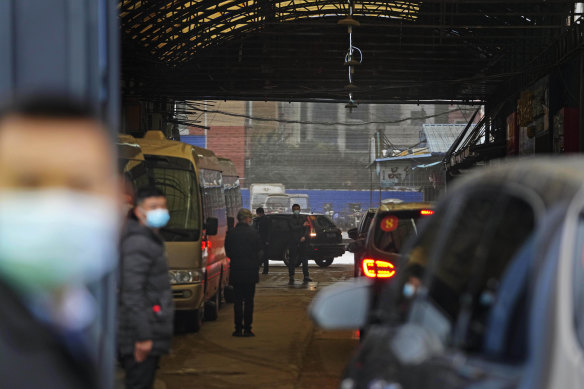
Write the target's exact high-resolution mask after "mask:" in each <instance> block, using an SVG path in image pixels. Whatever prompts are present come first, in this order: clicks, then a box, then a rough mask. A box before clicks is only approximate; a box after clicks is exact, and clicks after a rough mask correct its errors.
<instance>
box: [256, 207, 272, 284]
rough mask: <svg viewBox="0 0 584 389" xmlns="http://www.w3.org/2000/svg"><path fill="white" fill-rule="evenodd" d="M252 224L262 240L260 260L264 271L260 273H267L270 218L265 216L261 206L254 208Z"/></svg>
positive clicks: (268, 265) (268, 266)
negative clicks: (254, 213)
mask: <svg viewBox="0 0 584 389" xmlns="http://www.w3.org/2000/svg"><path fill="white" fill-rule="evenodd" d="M253 226H254V227H255V229H256V231H257V232H258V233H259V234H260V238H261V240H262V250H263V256H262V261H263V263H264V271H263V272H262V274H268V270H269V268H270V260H269V248H270V247H269V245H270V230H271V223H270V219H268V218H267V217H266V216H265V213H264V209H263V208H262V207H259V208H258V209H256V218H255V219H254V220H253Z"/></svg>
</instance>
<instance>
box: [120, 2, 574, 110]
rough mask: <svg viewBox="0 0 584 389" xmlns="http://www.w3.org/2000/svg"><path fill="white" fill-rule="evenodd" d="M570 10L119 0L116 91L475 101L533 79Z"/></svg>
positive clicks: (541, 5)
mask: <svg viewBox="0 0 584 389" xmlns="http://www.w3.org/2000/svg"><path fill="white" fill-rule="evenodd" d="M575 9H576V3H575V2H573V1H562V0H465V1H451V0H448V1H444V0H424V1H406V0H399V1H358V0H354V1H353V0H351V1H350V2H349V1H332V0H286V1H277V0H245V1H244V0H227V1H210V0H120V2H119V11H120V15H121V22H122V49H123V64H122V65H123V85H124V88H125V89H124V93H126V94H136V95H142V96H166V97H170V98H175V99H191V100H194V99H241V100H284V101H304V100H311V101H346V100H347V99H348V94H349V93H352V96H353V98H354V99H355V100H356V101H357V102H396V103H399V102H413V101H416V102H418V101H419V102H425V101H435V100H439V101H445V102H446V101H457V102H483V101H485V100H487V99H488V98H489V96H491V95H493V94H494V93H495V92H496V91H497V90H498V88H500V87H502V86H504V85H505V83H506V82H507V81H508V80H509V79H510V78H511V77H516V76H519V75H521V74H524V73H526V72H529V71H533V70H538V69H539V70H541V68H542V64H541V63H539V62H538V63H535V62H534V59H535V58H537V57H538V55H540V54H541V53H542V52H544V51H545V50H546V49H549V48H550V47H553V46H554V45H555V44H556V42H557V40H558V39H559V37H560V36H561V35H562V34H564V33H566V31H568V30H570V28H571V26H574V24H576V23H578V22H577V20H578V18H579V17H580V13H579V12H575ZM349 14H352V18H349V19H347V15H349ZM341 20H344V21H341ZM339 21H341V24H339ZM355 21H356V22H355ZM357 22H358V23H357ZM349 29H351V30H352V34H351V36H350V38H349ZM349 39H351V43H352V45H350V44H349ZM538 66H539V68H538ZM543 66H545V64H544V65H543ZM349 77H350V78H351V80H350V81H351V82H350V81H349Z"/></svg>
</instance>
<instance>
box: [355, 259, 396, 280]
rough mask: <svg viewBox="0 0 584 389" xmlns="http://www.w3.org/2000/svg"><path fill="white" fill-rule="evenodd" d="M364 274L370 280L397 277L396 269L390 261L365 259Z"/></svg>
mask: <svg viewBox="0 0 584 389" xmlns="http://www.w3.org/2000/svg"><path fill="white" fill-rule="evenodd" d="M363 274H365V276H366V277H369V278H391V277H393V276H394V275H395V267H394V266H393V263H391V262H389V261H384V260H381V259H370V258H365V259H364V260H363Z"/></svg>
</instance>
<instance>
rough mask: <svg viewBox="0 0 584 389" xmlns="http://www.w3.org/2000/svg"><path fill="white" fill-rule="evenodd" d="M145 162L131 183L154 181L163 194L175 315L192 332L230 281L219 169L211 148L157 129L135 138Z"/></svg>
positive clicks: (213, 311)
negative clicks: (176, 137) (179, 139)
mask: <svg viewBox="0 0 584 389" xmlns="http://www.w3.org/2000/svg"><path fill="white" fill-rule="evenodd" d="M136 143H137V144H138V145H139V146H140V147H141V149H142V152H143V154H144V158H145V161H144V163H143V168H140V172H138V173H139V174H133V175H132V176H133V180H134V184H135V186H136V187H142V186H147V185H153V186H156V187H157V188H159V189H161V190H162V191H163V192H164V193H165V194H166V197H167V201H168V208H169V213H170V221H169V224H168V225H167V226H166V227H165V228H162V229H161V231H160V233H161V235H162V237H163V238H164V240H165V245H166V250H167V257H168V265H169V269H170V271H169V277H170V281H171V285H172V290H173V295H174V302H175V307H176V310H177V319H178V320H179V321H180V322H182V323H183V324H184V325H185V327H186V328H187V330H191V331H196V330H198V329H199V328H200V326H201V325H202V320H203V318H206V319H207V320H214V319H216V318H217V315H218V310H219V306H220V302H221V298H222V294H223V289H224V287H225V286H226V285H227V284H228V280H229V259H228V258H227V257H226V255H225V249H224V242H225V233H226V230H227V215H226V204H225V196H224V185H223V176H222V174H221V171H222V169H224V167H223V166H222V164H221V163H220V162H219V160H218V159H217V157H216V156H215V155H214V154H213V152H211V151H210V150H206V149H202V148H199V147H196V146H191V145H187V144H185V143H181V142H176V141H171V140H167V139H166V138H165V137H164V134H163V133H162V132H160V131H148V132H147V133H146V135H145V136H144V138H139V139H136Z"/></svg>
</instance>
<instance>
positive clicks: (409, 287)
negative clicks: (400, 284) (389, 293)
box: [403, 282, 416, 298]
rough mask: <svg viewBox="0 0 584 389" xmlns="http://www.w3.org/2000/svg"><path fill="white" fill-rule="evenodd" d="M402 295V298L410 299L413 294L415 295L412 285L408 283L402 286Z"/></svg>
mask: <svg viewBox="0 0 584 389" xmlns="http://www.w3.org/2000/svg"><path fill="white" fill-rule="evenodd" d="M403 294H404V297H407V298H411V297H412V296H413V295H414V294H416V288H414V285H412V284H410V283H409V282H408V283H406V284H405V285H404V290H403Z"/></svg>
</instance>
